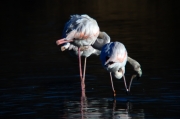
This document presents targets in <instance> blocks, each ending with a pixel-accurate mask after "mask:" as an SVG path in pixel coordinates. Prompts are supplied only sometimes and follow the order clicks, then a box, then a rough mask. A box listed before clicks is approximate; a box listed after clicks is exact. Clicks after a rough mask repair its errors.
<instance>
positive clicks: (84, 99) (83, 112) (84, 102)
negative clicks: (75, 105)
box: [81, 90, 87, 119]
mask: <svg viewBox="0 0 180 119" xmlns="http://www.w3.org/2000/svg"><path fill="white" fill-rule="evenodd" d="M86 113H87V97H86V93H85V90H82V92H81V119H84V117H85V115H86Z"/></svg>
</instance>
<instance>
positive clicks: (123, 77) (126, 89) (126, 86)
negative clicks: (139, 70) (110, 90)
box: [123, 75, 128, 92]
mask: <svg viewBox="0 0 180 119" xmlns="http://www.w3.org/2000/svg"><path fill="white" fill-rule="evenodd" d="M123 79H124V85H125V88H126V91H127V92H128V89H127V85H126V79H125V76H124V75H123Z"/></svg>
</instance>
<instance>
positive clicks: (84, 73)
mask: <svg viewBox="0 0 180 119" xmlns="http://www.w3.org/2000/svg"><path fill="white" fill-rule="evenodd" d="M86 60H87V57H85V58H84V71H83V80H84V81H85V75H86Z"/></svg>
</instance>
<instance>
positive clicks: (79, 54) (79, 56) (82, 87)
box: [78, 48, 85, 90]
mask: <svg viewBox="0 0 180 119" xmlns="http://www.w3.org/2000/svg"><path fill="white" fill-rule="evenodd" d="M78 58H79V74H80V78H81V89H82V90H84V89H85V84H84V80H83V77H82V69H81V53H80V48H78Z"/></svg>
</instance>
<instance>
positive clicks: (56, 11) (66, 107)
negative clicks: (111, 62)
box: [0, 0, 180, 119]
mask: <svg viewBox="0 0 180 119" xmlns="http://www.w3.org/2000/svg"><path fill="white" fill-rule="evenodd" d="M84 13H85V14H88V15H90V16H91V17H93V18H95V19H96V20H97V21H98V24H99V26H100V29H101V31H105V32H107V33H108V34H109V35H110V37H111V40H112V41H120V42H122V43H124V44H125V46H126V48H127V51H128V54H129V56H130V57H132V58H134V59H136V60H137V61H138V62H139V63H140V64H141V66H142V71H143V75H142V78H141V79H139V80H134V81H133V84H132V88H131V94H130V95H126V93H125V88H124V85H123V81H122V80H115V79H114V85H115V90H116V92H117V97H116V99H115V100H113V93H112V89H111V85H110V79H109V74H108V72H106V71H105V70H104V69H103V68H102V66H101V63H100V60H99V57H97V56H92V57H89V58H88V59H87V63H88V64H87V76H86V92H84V93H82V92H81V90H80V89H81V88H80V78H79V75H78V73H79V70H78V62H77V58H74V57H71V56H70V55H69V54H68V53H67V52H61V51H60V49H59V47H57V46H56V44H55V41H56V40H57V39H59V38H61V32H62V29H63V27H64V24H65V22H66V21H67V20H68V19H69V16H70V15H71V14H84ZM1 16H2V21H1V29H2V35H1V45H0V49H1V59H0V62H1V64H0V118H2V119H3V118H31V119H32V118H48V119H49V118H64V119H66V118H77V119H79V118H82V119H86V118H90V119H99V118H103V119H112V118H114V119H116V118H117V119H118V118H120V119H124V118H125V119H126V118H135V119H136V118H137V119H139V118H140V119H141V118H153V119H154V118H179V109H180V101H179V100H180V91H179V89H180V88H179V85H180V81H179V79H180V74H179V72H180V68H179V64H180V63H179V59H180V57H179V53H178V51H179V50H178V49H179V48H178V40H179V32H178V29H179V27H178V25H179V18H178V16H179V7H178V4H177V3H176V2H172V1H168V0H164V1H160V0H156V1H155V0H138V1H129V2H128V1H125V0H114V1H113V2H112V0H104V1H102V0H98V1H96V0H91V1H83V0H76V1H73V0H61V1H60V0H51V1H48V0H45V1H43V0H39V1H35V0H27V1H26V2H22V3H18V2H16V1H11V2H8V1H7V2H4V3H2V4H1ZM132 74H134V72H133V69H132V68H131V66H130V65H129V64H127V67H126V75H125V76H126V79H127V80H128V81H129V79H130V77H131V75H132Z"/></svg>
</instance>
